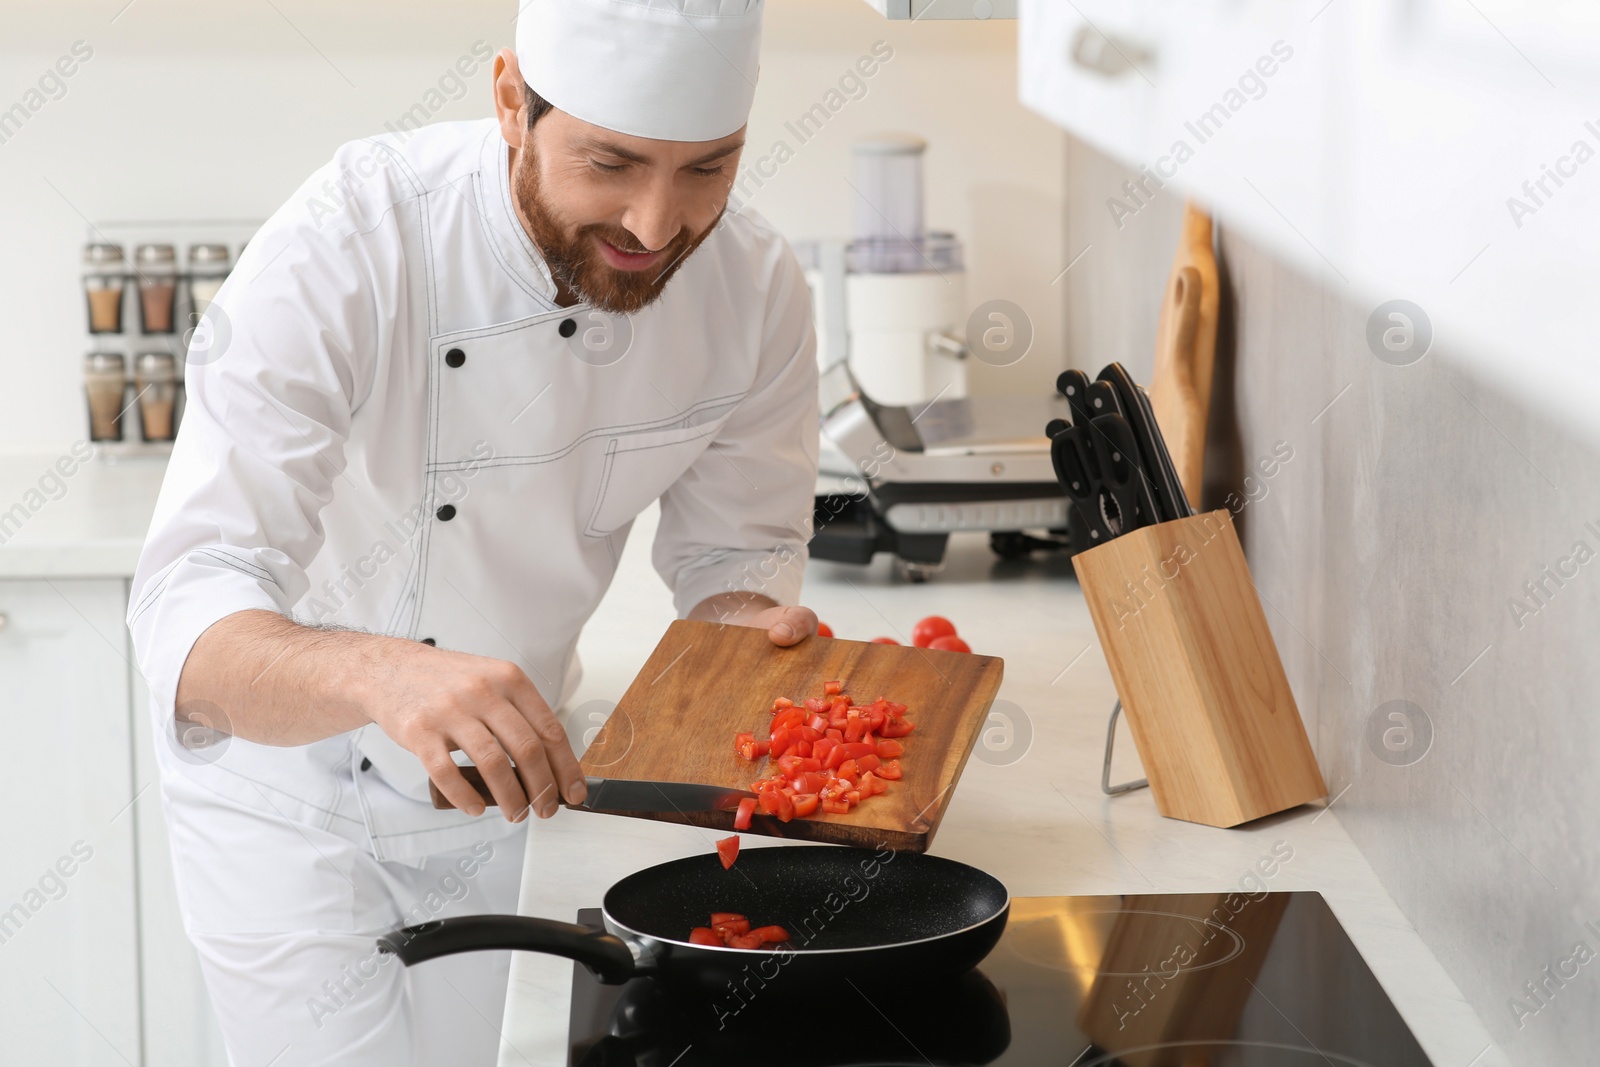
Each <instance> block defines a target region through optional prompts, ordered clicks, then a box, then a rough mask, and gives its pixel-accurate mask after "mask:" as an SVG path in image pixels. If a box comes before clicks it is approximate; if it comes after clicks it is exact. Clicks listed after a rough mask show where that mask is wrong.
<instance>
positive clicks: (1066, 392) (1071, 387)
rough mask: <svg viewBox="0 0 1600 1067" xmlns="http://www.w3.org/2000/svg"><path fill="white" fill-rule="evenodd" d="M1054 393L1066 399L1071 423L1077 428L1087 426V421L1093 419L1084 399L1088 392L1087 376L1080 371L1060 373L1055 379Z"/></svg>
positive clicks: (1092, 414)
mask: <svg viewBox="0 0 1600 1067" xmlns="http://www.w3.org/2000/svg"><path fill="white" fill-rule="evenodd" d="M1056 392H1058V393H1060V394H1061V395H1062V396H1064V397H1066V398H1067V406H1068V407H1069V408H1071V409H1072V421H1073V423H1075V424H1076V425H1078V426H1087V425H1089V420H1090V419H1092V418H1093V417H1094V413H1093V412H1091V411H1090V410H1089V405H1088V400H1087V398H1086V394H1087V393H1088V392H1089V376H1088V375H1087V374H1085V373H1083V371H1081V370H1069V371H1062V372H1061V374H1060V375H1059V376H1057V378H1056Z"/></svg>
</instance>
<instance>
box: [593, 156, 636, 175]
mask: <svg viewBox="0 0 1600 1067" xmlns="http://www.w3.org/2000/svg"><path fill="white" fill-rule="evenodd" d="M589 165H590V166H592V167H594V169H595V170H597V171H599V172H600V173H602V174H616V173H617V172H618V171H621V170H626V169H627V166H628V165H627V164H626V163H616V164H613V163H602V162H600V161H599V160H598V159H591V160H590V161H589Z"/></svg>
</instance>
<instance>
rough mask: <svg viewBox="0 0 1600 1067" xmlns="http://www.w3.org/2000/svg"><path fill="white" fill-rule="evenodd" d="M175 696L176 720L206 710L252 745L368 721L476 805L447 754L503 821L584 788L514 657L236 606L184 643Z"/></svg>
mask: <svg viewBox="0 0 1600 1067" xmlns="http://www.w3.org/2000/svg"><path fill="white" fill-rule="evenodd" d="M176 703H177V713H178V715H179V716H180V717H181V716H182V715H183V713H184V709H185V707H186V706H188V707H201V706H204V707H215V708H216V709H218V711H219V712H220V713H221V717H222V718H223V719H224V720H225V721H226V722H227V724H228V731H229V732H230V733H232V734H233V735H234V736H236V737H242V738H244V739H245V740H246V741H254V742H256V743H257V744H263V745H306V744H310V743H312V742H314V741H320V740H322V739H324V738H328V737H333V736H335V735H337V734H342V733H347V732H348V731H351V730H358V729H360V728H361V727H363V726H365V725H367V723H369V722H373V723H377V724H378V726H379V728H381V729H382V730H383V732H384V733H386V734H388V735H389V736H390V737H392V738H394V740H395V741H396V742H398V743H399V744H400V745H402V746H404V747H405V748H406V749H408V750H409V751H411V752H412V753H414V754H415V755H416V757H417V758H418V759H419V760H421V761H422V765H423V767H425V768H426V769H427V771H428V776H429V777H430V778H432V779H433V783H434V784H435V785H437V786H438V787H439V791H440V792H441V793H443V794H444V795H445V796H446V797H448V798H450V802H451V803H452V804H454V805H455V806H456V807H458V808H460V809H461V810H462V811H465V812H467V813H468V814H471V815H481V814H483V811H484V803H483V799H482V798H481V797H479V795H478V791H477V790H476V789H474V788H472V786H470V785H468V784H467V780H466V779H465V778H463V777H462V775H461V772H460V771H459V770H458V769H457V768H456V764H455V761H454V760H453V759H451V757H450V753H452V752H454V751H456V750H458V749H459V750H460V751H462V752H465V753H466V754H467V755H468V756H469V757H471V759H472V761H473V762H474V763H475V764H477V766H478V769H479V770H480V771H482V772H483V778H484V781H485V782H486V783H487V784H488V785H489V789H490V792H491V793H493V794H494V799H495V802H496V803H497V804H499V806H500V810H501V811H502V812H503V813H504V814H505V817H506V818H508V819H510V820H511V821H512V822H520V821H521V820H523V819H525V818H527V815H528V811H529V809H530V808H531V809H532V810H533V812H534V813H535V814H537V815H538V816H539V817H540V818H549V817H550V816H551V815H554V814H555V812H556V808H557V803H558V801H559V799H560V798H561V797H563V796H564V797H565V798H566V799H567V801H568V802H570V803H573V804H579V803H582V802H583V799H584V796H585V794H586V788H585V785H584V780H583V771H582V770H580V769H579V767H578V759H577V757H576V756H574V755H573V753H572V746H571V745H570V744H568V742H567V734H566V730H565V729H563V728H562V725H561V723H560V722H559V721H558V720H557V719H556V717H555V715H554V714H552V713H551V711H550V707H549V705H547V704H546V703H545V702H544V698H543V697H541V696H540V695H539V691H538V690H537V689H535V688H534V686H533V683H532V682H530V681H529V680H528V676H527V675H525V674H524V673H523V672H522V670H521V668H519V667H517V665H516V664H514V663H507V662H505V661H504V660H497V659H491V658H489V657H487V656H472V655H468V654H467V653H464V652H451V651H448V650H446V649H442V648H432V647H430V646H428V645H425V644H420V643H418V642H416V641H407V640H405V639H403V638H398V637H384V636H381V635H377V634H366V633H353V632H348V631H330V630H318V629H313V628H310V627H306V626H301V625H299V624H298V623H295V622H293V621H291V620H289V619H287V618H285V617H283V616H282V615H278V614H275V613H273V612H269V611H241V612H236V613H235V614H233V615H229V616H228V617H226V618H224V619H222V620H220V621H218V622H217V623H215V624H213V625H212V626H211V628H210V629H208V630H207V631H206V632H205V633H203V634H201V635H200V639H199V640H198V641H196V642H195V645H194V648H193V649H192V650H191V651H190V653H189V658H188V660H187V661H186V662H185V664H184V667H183V674H182V676H181V677H180V678H179V680H178V692H177V700H176ZM212 717H217V716H216V715H213V716H212ZM513 761H515V765H514V766H513Z"/></svg>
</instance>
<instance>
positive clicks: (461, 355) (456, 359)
mask: <svg viewBox="0 0 1600 1067" xmlns="http://www.w3.org/2000/svg"><path fill="white" fill-rule="evenodd" d="M444 361H445V363H446V364H447V365H449V366H451V367H459V366H461V364H463V363H465V362H466V361H467V354H466V353H465V352H463V351H461V349H459V348H452V349H451V350H450V351H448V352H446V353H445V354H444Z"/></svg>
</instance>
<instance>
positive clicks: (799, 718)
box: [772, 707, 806, 733]
mask: <svg viewBox="0 0 1600 1067" xmlns="http://www.w3.org/2000/svg"><path fill="white" fill-rule="evenodd" d="M805 719H806V713H805V712H804V711H802V710H801V709H799V708H796V707H788V708H784V709H782V710H781V711H779V712H778V713H777V714H776V715H775V716H773V719H772V732H773V733H777V732H778V731H779V730H780V729H783V728H784V727H791V728H792V727H795V726H799V725H800V724H801V723H803V722H805Z"/></svg>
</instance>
